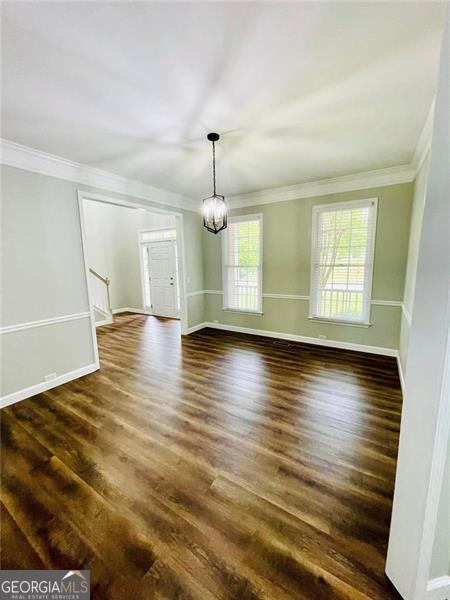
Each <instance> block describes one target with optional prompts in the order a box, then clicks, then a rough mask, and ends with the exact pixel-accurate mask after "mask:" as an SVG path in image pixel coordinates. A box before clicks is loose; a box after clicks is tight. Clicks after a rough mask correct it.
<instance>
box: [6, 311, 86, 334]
mask: <svg viewBox="0 0 450 600" xmlns="http://www.w3.org/2000/svg"><path fill="white" fill-rule="evenodd" d="M90 316H91V313H90V312H89V311H86V312H80V313H76V314H73V315H63V316H61V317H50V318H48V319H40V320H39V321H28V322H27V323H18V324H16V325H6V326H5V327H0V334H1V335H5V334H7V333H14V332H16V331H22V330H24V329H34V328H35V327H47V326H48V325H55V324H56V323H67V321H77V320H78V319H89V318H90Z"/></svg>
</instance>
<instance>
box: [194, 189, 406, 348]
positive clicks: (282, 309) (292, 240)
mask: <svg viewBox="0 0 450 600" xmlns="http://www.w3.org/2000/svg"><path fill="white" fill-rule="evenodd" d="M412 190H413V186H412V184H409V183H408V184H401V185H393V186H386V187H381V188H373V189H370V190H361V191H354V192H345V193H339V194H329V195H325V196H318V197H315V198H307V199H299V200H292V201H288V202H277V203H272V204H265V205H260V206H249V207H245V208H241V209H236V210H232V211H231V212H230V214H231V215H242V214H253V213H262V214H263V227H264V230H263V292H264V293H271V294H292V295H301V296H308V295H309V284H310V261H311V225H312V207H313V206H314V205H316V204H326V203H331V202H343V201H346V200H359V199H363V198H374V197H377V198H378V219H377V231H376V241H375V262H374V276H373V293H372V298H373V299H374V300H384V301H386V300H391V301H392V300H394V301H399V302H401V301H402V299H403V288H404V282H405V270H406V259H407V251H408V239H409V226H410V218H411V203H412ZM203 255H204V265H205V289H206V290H222V266H221V263H222V256H221V234H219V235H217V236H213V235H211V234H210V233H208V232H206V231H204V232H203ZM308 311H309V302H308V301H307V300H287V299H272V298H263V312H264V314H263V315H262V316H256V315H247V314H237V313H232V312H226V311H223V310H222V297H221V295H217V294H209V293H208V294H206V297H205V320H206V321H218V322H219V323H225V324H228V325H236V326H240V327H249V328H254V329H264V330H270V331H277V332H283V333H292V334H296V335H304V336H308V337H317V336H318V335H325V336H326V337H327V338H328V339H330V340H337V341H344V342H354V343H358V344H365V345H370V346H382V347H387V348H394V349H396V348H398V344H399V334H400V320H401V308H400V307H396V306H375V305H374V306H372V326H371V327H369V328H360V327H353V326H344V325H333V324H328V323H320V322H317V321H310V320H309V319H308Z"/></svg>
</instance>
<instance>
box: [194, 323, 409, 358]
mask: <svg viewBox="0 0 450 600" xmlns="http://www.w3.org/2000/svg"><path fill="white" fill-rule="evenodd" d="M204 327H211V328H213V329H222V330H224V331H233V332H236V333H248V334H250V335H261V336H263V337H270V338H277V339H280V340H289V341H291V342H302V343H304V344H313V345H315V346H326V347H328V348H340V349H341V350H354V351H355V352H367V353H369V354H381V355H383V356H393V357H394V358H396V357H397V356H398V351H397V350H396V349H395V348H384V347H382V346H365V345H364V344H354V343H352V342H339V341H337V340H322V339H319V338H313V337H307V336H304V335H296V334H293V333H281V332H279V331H268V330H265V329H253V328H251V327H238V326H236V325H225V324H224V323H211V322H205V323H201V324H199V325H195V326H194V327H191V328H189V329H188V330H187V333H188V334H189V333H193V332H194V331H198V330H199V329H203V328H204Z"/></svg>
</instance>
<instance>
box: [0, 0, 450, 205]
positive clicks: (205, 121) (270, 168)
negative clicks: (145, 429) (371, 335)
mask: <svg viewBox="0 0 450 600" xmlns="http://www.w3.org/2000/svg"><path fill="white" fill-rule="evenodd" d="M2 8H3V36H2V38H3V98H2V113H3V122H2V137H3V138H6V139H8V140H12V141H14V142H18V143H20V144H25V145H27V146H31V147H33V148H37V149H39V150H43V151H45V152H49V153H52V154H56V155H59V156H62V157H65V158H67V159H70V160H73V161H76V162H80V163H83V164H86V165H89V166H93V167H97V168H101V169H104V170H107V171H111V172H113V173H117V174H119V175H123V176H125V177H128V178H130V179H135V180H138V181H141V182H144V183H147V184H150V185H152V186H155V187H159V188H162V189H164V190H168V191H171V192H176V193H179V194H182V195H184V196H188V197H191V198H201V197H204V196H206V195H209V194H210V193H211V183H210V173H211V166H210V161H211V153H210V152H211V148H210V144H209V142H207V141H206V139H205V136H206V134H207V133H208V132H209V131H218V132H219V133H221V135H222V138H221V140H220V142H219V147H218V149H217V155H218V166H217V171H218V173H217V176H218V191H219V192H220V193H222V194H225V195H226V196H231V195H235V194H241V193H248V192H252V191H257V190H263V189H270V188H275V187H279V186H286V185H294V184H298V183H303V182H308V181H317V180H320V179H323V178H329V177H336V176H340V175H348V174H352V173H358V172H361V171H368V170H372V169H381V168H384V167H392V166H397V165H402V164H406V163H410V162H411V160H412V157H413V154H414V150H415V147H416V145H417V142H418V139H419V136H420V133H421V130H422V128H423V125H424V123H425V120H426V117H427V113H428V110H429V108H430V105H431V103H432V99H433V96H434V93H435V85H436V77H437V68H438V56H439V46H440V40H441V35H442V30H443V23H444V11H445V3H433V2H424V3H409V2H399V3H392V2H389V3H387V2H380V3H376V2H373V3H362V2H355V3H353V2H334V3H325V2H317V3H315V2H294V3H283V2H264V3H262V2H261V3H259V2H253V3H239V2H228V3H221V2H216V3H197V2H186V3H177V2H165V3H162V2H161V3H160V2H6V3H3V7H2Z"/></svg>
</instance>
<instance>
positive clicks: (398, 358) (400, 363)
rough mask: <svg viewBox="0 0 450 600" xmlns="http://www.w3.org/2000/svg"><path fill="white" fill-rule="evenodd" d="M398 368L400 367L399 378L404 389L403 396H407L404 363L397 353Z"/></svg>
mask: <svg viewBox="0 0 450 600" xmlns="http://www.w3.org/2000/svg"><path fill="white" fill-rule="evenodd" d="M397 367H398V376H399V379H400V386H401V388H402V394H403V395H405V377H404V375H403V369H402V362H401V360H400V354H399V353H398V352H397Z"/></svg>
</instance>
